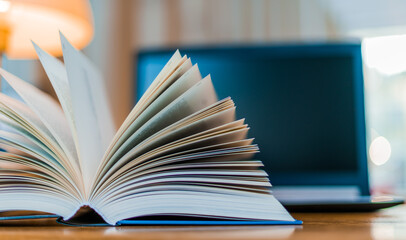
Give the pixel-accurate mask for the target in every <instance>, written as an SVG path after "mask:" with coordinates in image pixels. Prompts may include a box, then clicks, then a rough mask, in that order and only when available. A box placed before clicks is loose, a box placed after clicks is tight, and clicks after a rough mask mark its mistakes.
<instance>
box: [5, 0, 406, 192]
mask: <svg viewBox="0 0 406 240" xmlns="http://www.w3.org/2000/svg"><path fill="white" fill-rule="evenodd" d="M90 4H91V8H92V11H93V18H94V27H95V30H94V37H93V40H92V41H91V42H90V44H89V45H88V46H87V47H85V48H84V49H83V52H84V53H85V54H86V55H87V56H88V57H89V58H90V59H91V60H92V61H93V62H94V63H95V64H96V65H97V66H98V68H99V69H101V70H102V71H103V74H104V76H105V81H106V82H105V84H106V86H107V90H108V94H109V100H110V103H111V105H112V106H113V111H114V118H115V123H116V125H117V126H118V125H120V124H121V122H122V121H123V120H124V118H125V117H126V116H127V114H128V113H129V111H130V110H131V108H132V107H133V105H134V98H135V96H134V85H135V83H134V80H133V79H134V74H135V73H136V69H134V67H133V66H134V65H135V64H134V61H136V59H135V57H134V56H135V54H136V53H137V52H138V51H139V50H140V49H143V48H151V47H167V46H180V45H181V46H194V45H199V46H202V45H211V44H220V43H221V44H239V43H248V44H263V43H285V42H302V41H306V42H307V41H333V40H334V41H336V40H348V39H354V38H355V39H360V40H362V43H363V58H364V76H365V98H366V116H367V135H368V153H369V168H370V172H371V178H370V181H371V185H372V190H373V191H374V192H375V193H395V194H400V195H403V194H405V193H406V116H405V114H406V94H405V93H406V15H405V14H404V9H406V1H403V0H387V1H378V0H376V1H371V0H358V1H334V0H290V1H284V0H252V1H245V0H114V1H113V0H91V1H90ZM3 67H4V68H5V69H7V70H8V71H10V72H12V73H15V74H16V75H18V76H19V77H21V78H22V79H24V80H26V81H30V82H32V83H34V84H35V85H37V86H38V87H39V88H41V89H43V90H44V91H47V92H50V93H51V94H54V93H53V92H52V91H53V90H52V88H51V85H50V83H49V82H48V80H47V78H46V75H45V73H44V71H43V69H42V67H41V66H40V64H39V61H38V60H11V59H4V60H3ZM2 91H3V92H6V93H9V94H13V93H12V92H11V91H10V90H9V88H7V86H4V85H3V90H2Z"/></svg>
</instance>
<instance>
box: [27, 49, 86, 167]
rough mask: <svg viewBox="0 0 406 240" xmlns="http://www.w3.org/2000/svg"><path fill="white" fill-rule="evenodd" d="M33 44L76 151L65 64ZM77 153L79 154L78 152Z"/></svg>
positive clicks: (73, 121) (74, 129)
mask: <svg viewBox="0 0 406 240" xmlns="http://www.w3.org/2000/svg"><path fill="white" fill-rule="evenodd" d="M33 45H34V48H35V51H36V52H37V55H38V58H39V60H40V61H41V64H42V67H43V68H44V70H45V72H46V74H47V76H48V79H49V81H50V82H51V84H52V87H53V88H54V90H55V92H56V95H57V96H58V99H59V102H60V104H61V105H62V109H63V111H64V113H65V116H66V119H67V120H68V124H69V126H70V130H71V132H72V137H73V140H74V143H75V146H76V151H78V136H77V131H76V126H75V119H74V116H73V109H72V100H71V93H70V89H69V82H68V76H67V73H66V68H65V65H64V64H63V63H62V62H61V61H60V60H58V59H57V58H55V57H53V56H51V55H49V54H48V53H47V52H45V51H44V50H42V49H41V48H40V47H39V46H38V45H37V44H35V43H34V42H33ZM78 155H80V154H79V153H78ZM75 160H76V161H77V162H78V160H79V159H78V158H76V159H75ZM78 163H79V162H78Z"/></svg>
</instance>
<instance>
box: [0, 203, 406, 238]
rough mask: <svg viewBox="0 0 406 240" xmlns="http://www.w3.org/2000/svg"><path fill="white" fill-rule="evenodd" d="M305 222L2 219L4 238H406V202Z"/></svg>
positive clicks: (308, 216) (307, 216) (313, 216)
mask: <svg viewBox="0 0 406 240" xmlns="http://www.w3.org/2000/svg"><path fill="white" fill-rule="evenodd" d="M293 215H294V217H295V218H297V219H300V220H303V221H304V224H303V226H242V227H241V226H240V227H237V226H211V227H203V226H202V227H199V226H195V227H190V226H179V227H169V226H160V227H157V226H154V227H152V226H137V227H70V226H64V225H61V224H58V223H56V222H55V220H54V219H42V220H41V219H39V220H30V221H26V220H24V221H23V220H19V221H16V220H14V221H2V222H0V239H97V240H102V239H176V240H183V239H185V240H186V239H187V240H193V239H202V240H203V239H250V240H253V239H312V240H313V239H328V240H335V239H340V240H349V239H406V206H398V207H394V208H390V209H386V210H381V211H378V212H374V213H294V214H293Z"/></svg>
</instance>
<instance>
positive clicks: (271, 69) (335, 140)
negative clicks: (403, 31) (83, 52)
mask: <svg viewBox="0 0 406 240" xmlns="http://www.w3.org/2000/svg"><path fill="white" fill-rule="evenodd" d="M181 53H182V54H187V55H188V56H189V57H190V58H191V60H192V62H193V63H198V66H199V69H200V71H201V73H202V76H206V75H207V74H210V75H211V78H212V80H213V84H214V86H215V89H216V91H217V94H218V96H219V98H224V97H227V96H231V97H232V99H233V100H234V102H235V104H236V106H237V116H238V118H246V122H247V123H248V124H249V126H250V127H251V129H250V133H249V136H250V137H254V138H255V142H256V143H257V144H258V145H259V147H260V150H261V153H259V154H258V155H257V156H256V157H257V158H258V159H260V160H262V161H263V162H264V164H265V169H266V170H267V171H268V173H269V174H270V178H271V180H273V179H272V178H275V177H277V176H280V175H282V174H288V173H289V174H294V173H302V174H303V173H314V174H317V173H326V172H336V173H349V174H351V173H356V172H357V171H358V170H359V167H360V163H359V158H360V157H362V158H364V155H365V153H362V151H364V150H365V146H364V144H365V143H364V142H365V139H364V138H363V137H362V136H360V134H361V135H362V134H364V130H362V131H361V132H360V131H359V128H363V127H364V125H363V121H364V118H363V115H362V114H363V105H362V104H363V102H362V104H361V105H360V104H358V103H357V101H358V102H359V101H362V98H363V95H362V72H361V70H360V69H361V68H362V66H361V60H360V46H359V45H323V46H317V45H316V46H313V45H310V46H305V47H303V46H273V47H263V48H240V49H235V48H223V49H212V48H211V49H186V50H184V51H182V50H181ZM171 54H172V52H171V51H155V52H154V51H151V52H146V53H141V54H139V63H138V84H137V86H138V89H137V96H138V98H139V97H140V96H141V95H142V93H143V92H145V90H146V89H147V87H148V86H149V84H150V83H151V82H152V80H153V79H154V78H155V77H156V75H157V74H158V73H159V71H160V70H161V69H162V67H163V66H164V65H165V63H166V62H167V60H168V59H169V58H170V56H171ZM359 111H362V114H361V115H359ZM360 149H362V150H361V152H360ZM364 160H365V161H366V159H362V161H364ZM289 174H288V175H289ZM288 175H286V176H288ZM274 176H275V177H274ZM276 181H277V182H278V179H276Z"/></svg>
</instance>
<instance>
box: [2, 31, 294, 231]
mask: <svg viewBox="0 0 406 240" xmlns="http://www.w3.org/2000/svg"><path fill="white" fill-rule="evenodd" d="M61 42H62V49H63V54H64V64H63V63H62V62H61V61H59V60H58V59H56V58H54V57H52V56H50V55H49V54H47V53H46V52H44V51H43V50H41V49H40V48H39V47H38V46H36V45H35V44H34V47H35V48H36V50H37V53H38V56H39V59H40V61H41V63H42V65H43V67H44V69H45V71H46V73H47V75H48V77H49V80H50V81H51V83H52V86H53V88H54V89H55V93H56V95H57V97H58V100H59V103H58V102H57V101H55V100H54V99H53V98H51V97H50V96H49V95H47V94H45V93H44V92H42V91H40V90H39V89H37V88H35V87H34V86H32V85H30V84H28V83H26V82H24V81H22V80H21V79H19V78H17V77H16V76H14V75H12V74H10V73H8V72H7V71H5V70H3V69H0V74H1V76H2V77H3V78H4V79H5V80H6V81H7V82H8V83H9V85H10V86H11V87H12V88H13V89H14V90H15V91H16V92H17V93H18V94H19V96H20V97H21V99H22V101H21V100H16V99H13V98H10V97H8V96H6V95H4V94H0V113H1V114H0V121H1V122H2V123H3V124H5V125H6V127H4V128H3V129H5V130H1V131H0V147H1V148H2V149H5V151H4V152H1V153H0V167H1V168H0V211H13V210H29V211H38V212H47V213H51V214H54V215H57V216H60V221H63V222H67V223H71V224H83V223H89V224H90V223H97V222H99V223H100V222H101V223H103V222H104V223H107V224H110V225H120V224H121V225H123V224H300V223H301V222H300V221H296V220H295V219H293V218H292V217H291V216H290V215H289V213H288V212H287V211H286V210H285V209H284V208H283V206H282V205H281V204H280V203H279V202H278V201H277V200H276V199H275V198H274V197H273V196H272V195H271V193H270V186H271V185H270V183H269V180H268V177H267V174H266V173H265V172H264V171H262V170H260V169H259V167H261V166H262V163H261V161H258V160H251V158H252V157H253V156H254V154H255V153H256V152H258V147H257V145H255V144H253V139H246V135H247V131H248V129H249V128H248V126H247V125H246V124H244V119H241V120H235V106H234V103H233V101H232V100H231V98H226V99H222V100H218V99H217V97H216V93H215V90H214V88H213V85H212V82H211V80H210V76H207V77H205V78H203V79H202V77H201V75H200V72H199V69H198V67H197V65H192V63H191V60H190V59H189V58H187V57H186V56H181V55H180V53H179V52H176V53H175V54H174V55H173V56H172V58H171V59H170V60H169V61H168V63H167V64H166V66H165V67H164V68H163V69H162V71H161V72H160V73H159V75H158V76H157V77H156V79H155V80H154V82H153V83H152V84H151V86H150V87H149V88H148V90H147V91H146V93H145V94H144V95H143V96H142V98H141V99H140V101H139V102H138V103H137V104H136V105H135V107H134V108H133V109H132V111H131V112H130V114H129V115H128V117H127V118H126V119H125V121H124V122H123V124H122V125H121V127H120V128H119V129H118V130H116V129H115V127H114V124H113V121H112V115H111V111H110V108H109V106H108V101H107V97H106V94H105V89H104V85H103V84H104V82H103V80H102V77H101V74H100V73H99V72H98V71H97V70H96V69H95V67H94V66H93V65H92V63H91V62H90V61H89V60H88V59H87V58H86V57H85V56H84V55H83V54H82V53H81V52H79V51H77V50H76V49H75V48H73V47H72V46H71V45H70V43H69V42H68V41H67V40H66V38H65V37H64V36H63V35H61ZM109 81H114V79H110V80H109ZM41 216H42V215H41ZM51 216H52V215H51ZM30 217H32V216H30ZM20 218H22V217H21V216H16V217H15V219H20ZM0 219H1V218H0ZM5 219H13V218H12V217H7V218H5Z"/></svg>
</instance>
